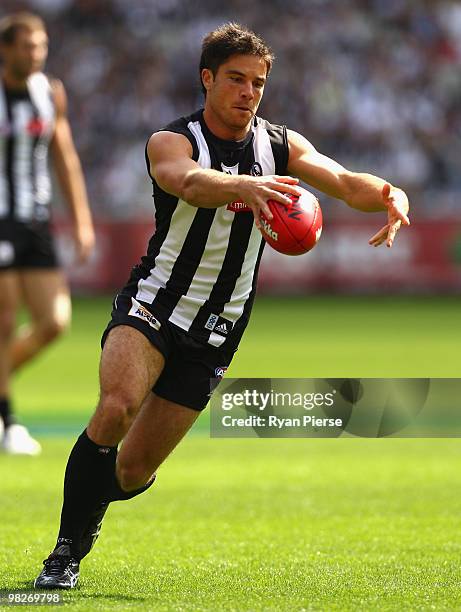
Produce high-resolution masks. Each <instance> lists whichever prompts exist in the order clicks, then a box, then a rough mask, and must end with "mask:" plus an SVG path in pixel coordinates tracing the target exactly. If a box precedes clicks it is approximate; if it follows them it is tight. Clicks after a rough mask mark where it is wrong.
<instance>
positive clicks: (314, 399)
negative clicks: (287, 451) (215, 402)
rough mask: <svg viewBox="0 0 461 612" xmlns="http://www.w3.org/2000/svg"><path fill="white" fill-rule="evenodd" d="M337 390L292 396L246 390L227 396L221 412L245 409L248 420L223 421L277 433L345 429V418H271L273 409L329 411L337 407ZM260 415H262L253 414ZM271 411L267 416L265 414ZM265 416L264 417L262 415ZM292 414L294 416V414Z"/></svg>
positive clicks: (232, 418) (229, 417)
mask: <svg viewBox="0 0 461 612" xmlns="http://www.w3.org/2000/svg"><path fill="white" fill-rule="evenodd" d="M335 393H336V389H334V390H333V391H331V392H327V393H289V392H281V391H274V390H273V389H271V390H270V391H269V392H266V393H264V392H261V391H258V390H257V389H251V390H250V389H245V390H244V391H243V392H242V393H223V394H222V395H221V408H222V410H223V411H232V410H233V409H234V408H236V407H244V408H245V410H246V411H247V412H250V414H248V416H245V417H238V416H233V415H232V414H225V415H223V416H222V418H221V424H222V426H223V427H275V428H277V429H283V428H288V427H290V428H292V427H341V426H342V424H343V421H342V419H341V418H339V417H337V418H321V417H316V416H315V415H313V414H303V415H301V416H280V414H281V413H280V412H278V415H279V416H278V415H277V414H271V413H270V411H271V409H280V408H282V409H292V408H303V409H304V410H306V411H309V410H313V409H314V408H322V407H326V408H329V407H331V406H333V405H334V395H335ZM254 411H258V412H259V413H260V414H252V412H254ZM265 411H267V412H265ZM262 413H264V414H262ZM290 414H291V413H290Z"/></svg>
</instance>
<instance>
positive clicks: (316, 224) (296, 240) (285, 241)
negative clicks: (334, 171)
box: [260, 186, 322, 255]
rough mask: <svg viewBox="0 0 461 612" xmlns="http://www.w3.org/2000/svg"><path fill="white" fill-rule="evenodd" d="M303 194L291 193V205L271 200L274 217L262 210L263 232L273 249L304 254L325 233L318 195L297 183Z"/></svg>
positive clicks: (290, 253) (269, 203)
mask: <svg viewBox="0 0 461 612" xmlns="http://www.w3.org/2000/svg"><path fill="white" fill-rule="evenodd" d="M296 189H297V190H299V191H300V192H301V195H300V196H295V195H293V194H291V193H287V194H286V195H287V196H288V197H289V198H290V200H291V203H290V204H280V203H279V202H275V201H274V200H269V201H268V202H267V203H268V205H269V208H270V210H271V212H272V215H273V218H272V219H271V220H270V221H269V219H268V218H267V217H266V216H265V215H264V213H261V216H260V219H261V234H262V235H263V237H264V239H265V241H266V242H267V243H268V244H270V245H271V247H272V248H273V249H275V250H276V251H279V252H280V253H284V254H285V255H302V254H303V253H307V251H310V250H311V249H312V248H314V247H315V245H316V244H317V242H318V240H319V238H320V235H321V233H322V210H321V208H320V204H319V202H318V200H317V198H316V197H315V195H314V194H312V193H310V192H309V191H307V189H303V188H302V187H298V186H296Z"/></svg>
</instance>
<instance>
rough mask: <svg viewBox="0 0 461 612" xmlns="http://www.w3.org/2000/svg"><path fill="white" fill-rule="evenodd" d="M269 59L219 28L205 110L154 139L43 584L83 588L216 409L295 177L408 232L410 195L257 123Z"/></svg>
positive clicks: (204, 77)
mask: <svg viewBox="0 0 461 612" xmlns="http://www.w3.org/2000/svg"><path fill="white" fill-rule="evenodd" d="M272 60H273V56H272V53H271V51H270V50H269V48H268V47H267V46H266V45H265V43H264V42H263V41H262V40H261V39H260V38H259V37H258V36H256V35H255V34H254V33H253V32H250V31H248V30H246V29H244V28H242V27H241V26H238V25H236V24H227V25H225V26H223V27H221V28H219V29H218V30H215V31H213V32H211V33H210V34H208V35H207V36H206V37H205V39H204V41H203V47H202V56H201V62H200V76H201V81H202V84H203V88H204V91H205V107H204V110H200V111H197V112H196V113H194V114H193V115H191V116H189V117H185V118H181V119H179V120H177V121H175V122H173V123H171V124H170V125H168V126H167V127H166V128H165V129H163V130H161V131H159V132H157V133H155V134H153V136H152V137H151V138H150V140H149V143H148V145H147V167H148V171H149V173H150V176H151V178H152V182H153V186H154V199H155V207H156V232H155V234H154V236H153V237H152V239H151V241H150V244H149V247H148V252H147V255H146V256H145V257H143V259H142V261H141V263H140V264H139V265H138V266H137V267H136V268H134V270H133V272H132V274H131V278H130V279H129V281H128V284H127V285H126V286H125V288H124V289H123V290H122V291H121V292H120V293H119V294H118V295H117V297H116V298H115V300H114V305H113V311H112V320H111V321H110V323H109V325H108V327H107V329H106V331H105V333H104V335H103V341H102V344H103V352H102V358H101V368H100V384H101V397H100V401H99V404H98V407H97V409H96V412H95V414H94V416H93V417H92V419H91V421H90V423H89V425H88V427H87V429H86V430H85V431H84V432H83V433H82V435H81V436H80V437H79V439H78V440H77V442H76V444H75V446H74V448H73V450H72V452H71V454H70V457H69V461H68V464H67V468H66V475H65V482H64V504H63V507H62V514H61V527H60V531H59V536H58V540H57V543H56V547H55V549H54V551H53V552H52V553H51V555H50V556H49V557H48V559H46V560H45V561H44V568H43V570H42V572H41V573H40V575H39V576H38V578H37V579H36V580H35V586H36V587H42V588H53V587H55V588H71V587H74V586H75V585H76V584H77V580H78V576H79V563H80V560H81V559H82V558H83V557H84V556H85V555H86V554H87V553H88V552H89V550H90V548H91V546H92V544H93V542H94V540H95V539H96V537H97V535H98V532H99V529H100V525H101V521H102V518H103V515H104V512H105V511H106V509H107V506H108V504H109V503H110V502H111V501H114V500H122V499H128V498H130V497H134V496H135V495H138V494H140V493H142V492H143V491H145V490H146V489H147V488H148V487H150V486H151V484H152V483H153V482H154V478H155V471H156V469H157V468H158V467H159V465H160V464H161V463H162V462H163V460H164V459H165V458H166V457H167V456H168V455H169V453H170V452H171V451H172V450H173V449H174V447H175V446H176V445H177V444H178V442H179V441H180V440H181V438H182V437H183V436H184V435H185V433H186V432H187V430H188V429H189V428H190V427H191V425H192V424H193V422H194V421H195V419H196V418H197V416H198V414H199V412H200V411H201V410H202V409H203V408H204V407H205V405H206V404H207V401H208V397H209V393H210V379H211V378H213V377H215V376H216V375H217V373H218V372H222V371H223V369H225V368H226V367H227V366H228V365H229V363H230V362H231V359H232V357H233V355H234V352H235V351H236V349H237V346H238V343H239V341H240V338H241V336H242V334H243V331H244V329H245V327H246V325H247V322H248V319H249V315H250V310H251V305H252V302H253V297H254V293H255V286H256V275H257V269H258V264H259V261H260V257H261V253H262V249H263V246H264V242H263V241H262V239H261V234H260V232H259V230H258V227H257V225H258V224H259V215H260V212H261V211H264V213H265V214H266V215H270V212H269V210H268V207H267V204H266V202H267V200H268V199H274V200H277V201H278V202H281V203H282V204H283V203H288V202H289V199H288V198H287V196H286V195H284V194H285V193H296V192H297V189H296V184H297V182H298V179H295V178H291V177H290V176H289V175H295V176H296V177H299V178H300V179H302V180H304V181H306V182H307V183H309V184H310V185H313V186H314V187H316V188H318V189H321V190H322V191H324V192H325V193H328V194H330V195H332V196H334V197H336V198H340V199H342V200H344V201H345V202H346V203H347V204H348V205H349V206H351V207H353V208H357V209H359V210H363V211H379V210H382V211H386V212H387V223H386V225H385V226H384V227H383V228H382V229H380V230H379V232H378V233H377V234H375V236H373V238H371V240H370V243H371V244H372V245H375V246H378V245H379V244H381V243H383V242H386V244H387V245H388V246H391V245H392V242H393V241H394V237H395V234H396V232H397V230H398V229H399V227H400V225H401V224H402V223H403V224H404V225H407V224H408V223H409V221H408V217H407V212H408V200H407V197H406V195H405V193H404V192H403V191H401V190H400V189H397V188H395V187H392V186H391V185H389V183H386V181H384V180H382V179H380V178H377V177H374V176H370V175H368V174H357V173H353V172H349V171H347V170H345V169H344V168H343V167H342V166H340V165H339V164H337V163H336V162H334V161H332V160H331V159H328V158H327V157H324V156H323V155H321V154H320V153H318V152H317V151H316V150H315V149H314V147H313V146H312V145H311V144H310V143H309V142H308V141H307V140H306V139H305V138H304V137H303V136H300V135H299V134H297V133H296V132H292V131H290V130H286V128H285V127H281V126H277V125H272V124H270V123H268V122H267V121H264V120H263V119H260V118H259V117H257V116H256V111H257V109H258V106H259V102H260V100H261V97H262V94H263V91H264V86H265V83H266V79H267V76H268V73H269V70H270V68H271V65H272ZM242 202H244V203H245V208H244V209H242V205H241V203H242ZM122 439H123V443H122V446H121V449H120V452H119V453H118V455H117V445H118V444H119V442H120V441H121V440H122Z"/></svg>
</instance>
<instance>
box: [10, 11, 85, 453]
mask: <svg viewBox="0 0 461 612" xmlns="http://www.w3.org/2000/svg"><path fill="white" fill-rule="evenodd" d="M47 52H48V37H47V34H46V30H45V25H44V23H43V21H42V20H41V19H40V18H39V17H37V16H35V15H32V14H30V13H16V14H13V15H9V16H7V17H4V18H3V19H2V20H0V55H1V57H2V60H3V62H2V66H1V80H0V416H1V419H0V447H1V449H2V450H4V451H6V452H8V453H12V454H26V455H36V454H38V453H39V452H40V445H39V443H38V442H37V441H36V440H34V439H33V438H32V437H31V436H30V434H29V432H28V431H27V429H26V428H25V427H23V426H22V425H19V424H17V423H16V422H15V419H14V417H13V414H12V407H11V400H10V378H11V373H12V372H14V371H15V370H17V369H18V368H19V367H21V366H22V365H24V364H25V363H26V362H27V361H29V360H30V359H32V358H33V357H34V356H35V355H36V354H37V353H38V352H39V351H40V350H41V349H43V348H44V347H45V346H46V345H47V344H48V343H49V342H51V341H52V340H53V339H54V338H56V337H57V336H58V335H59V334H60V333H61V332H62V331H63V330H64V329H65V328H66V327H67V326H68V324H69V321H70V313H71V309H70V297H69V289H68V287H67V283H66V281H65V278H64V276H63V273H62V272H61V271H60V270H59V269H58V267H57V265H58V264H57V260H56V255H55V252H54V248H53V243H52V237H51V233H50V227H49V221H50V210H49V205H50V198H51V190H50V187H51V181H50V175H49V171H48V150H49V149H50V150H51V153H52V155H53V161H54V164H55V169H56V173H57V176H58V179H59V181H60V184H61V187H62V190H63V193H64V195H65V196H66V199H67V201H68V203H69V205H70V209H71V213H72V218H73V222H74V228H75V240H76V246H77V253H78V256H79V259H80V261H84V260H85V259H86V258H87V257H88V255H89V254H90V251H91V249H92V247H93V242H94V233H93V225H92V221H91V216H90V211H89V208H88V202H87V197H86V191H85V184H84V181H83V176H82V171H81V167H80V161H79V158H78V156H77V153H76V151H75V147H74V144H73V141H72V135H71V131H70V128H69V123H68V121H67V117H66V95H65V91H64V88H63V85H62V83H60V82H59V81H57V80H55V79H49V78H48V77H47V76H45V74H43V73H42V72H41V70H42V68H43V66H44V64H45V60H46V56H47ZM22 302H23V303H24V304H25V306H26V308H27V310H28V312H29V314H30V323H29V324H28V325H26V326H24V327H22V328H20V330H19V332H18V333H16V332H15V328H16V321H15V318H16V313H17V310H18V308H19V305H20V304H21V303H22Z"/></svg>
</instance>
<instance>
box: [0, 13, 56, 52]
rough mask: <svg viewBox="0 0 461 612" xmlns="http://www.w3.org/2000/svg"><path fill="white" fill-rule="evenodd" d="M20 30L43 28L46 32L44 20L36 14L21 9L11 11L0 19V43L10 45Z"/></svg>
mask: <svg viewBox="0 0 461 612" xmlns="http://www.w3.org/2000/svg"><path fill="white" fill-rule="evenodd" d="M20 30H29V31H31V32H33V31H35V30H43V32H46V26H45V22H44V21H43V19H42V18H41V17H39V16H38V15H34V14H33V13H28V12H27V11H21V12H19V13H12V14H11V15H7V16H6V17H3V19H0V43H1V44H3V45H12V44H14V42H15V40H16V35H17V33H18V32H19V31H20Z"/></svg>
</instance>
